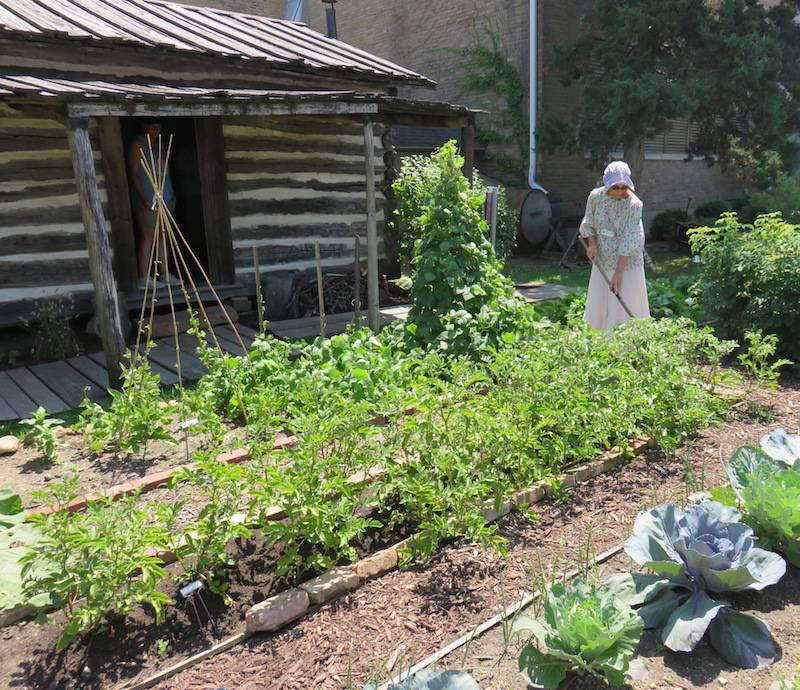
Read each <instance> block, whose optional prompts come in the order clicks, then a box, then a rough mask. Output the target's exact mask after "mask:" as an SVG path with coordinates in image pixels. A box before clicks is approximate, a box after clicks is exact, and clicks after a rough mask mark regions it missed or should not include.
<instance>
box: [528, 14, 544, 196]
mask: <svg viewBox="0 0 800 690" xmlns="http://www.w3.org/2000/svg"><path fill="white" fill-rule="evenodd" d="M530 14H531V16H530V22H529V24H530V86H529V88H528V94H529V98H530V101H529V110H530V128H529V144H530V158H529V163H528V186H529V187H530V188H531V189H538V190H539V191H541V192H544V193H545V194H547V190H546V189H545V188H544V187H542V185H540V184H539V183H538V182H537V181H536V115H537V112H538V110H537V108H538V100H537V97H538V86H539V84H538V82H539V2H538V0H530Z"/></svg>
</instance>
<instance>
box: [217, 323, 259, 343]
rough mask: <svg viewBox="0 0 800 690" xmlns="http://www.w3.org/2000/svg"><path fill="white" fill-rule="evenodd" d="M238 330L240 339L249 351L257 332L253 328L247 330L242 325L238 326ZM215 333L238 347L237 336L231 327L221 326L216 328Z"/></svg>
mask: <svg viewBox="0 0 800 690" xmlns="http://www.w3.org/2000/svg"><path fill="white" fill-rule="evenodd" d="M236 330H237V331H238V332H239V337H240V338H241V339H242V342H243V343H244V344H245V347H247V348H248V349H249V348H250V346H251V345H252V344H253V338H255V335H256V332H255V331H254V330H253V329H252V328H246V327H245V326H242V325H241V324H236ZM215 331H216V332H217V333H218V334H219V335H220V336H222V337H224V338H227V339H228V340H230V341H231V342H234V343H236V344H237V345H238V343H239V341H238V340H237V339H236V334H235V333H234V332H233V331H232V330H231V327H230V326H221V327H219V328H216V329H215Z"/></svg>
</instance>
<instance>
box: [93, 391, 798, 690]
mask: <svg viewBox="0 0 800 690" xmlns="http://www.w3.org/2000/svg"><path fill="white" fill-rule="evenodd" d="M754 399H756V400H757V401H759V402H761V403H762V404H768V405H769V406H770V408H771V410H772V414H773V415H774V420H773V421H772V422H770V423H765V422H763V421H759V419H757V418H756V417H754V416H753V415H751V414H750V413H749V412H747V409H746V408H744V407H743V408H741V410H742V414H740V415H739V416H738V417H737V418H735V419H732V420H731V421H729V422H726V423H724V424H722V425H720V426H719V427H714V428H711V429H708V430H706V431H705V432H703V433H702V434H700V436H699V437H698V438H697V439H693V440H691V441H689V442H687V443H685V444H684V445H683V446H682V447H681V448H679V449H678V451H677V453H676V454H675V457H672V458H669V457H665V456H664V455H663V454H661V453H659V452H658V451H654V450H653V451H647V452H646V453H645V454H644V455H643V456H641V457H640V458H637V459H636V460H634V461H633V462H632V463H631V464H629V465H627V466H625V467H623V468H621V469H619V470H618V471H616V472H614V473H613V474H609V475H601V476H600V477H597V478H595V479H592V480H590V481H589V482H586V483H583V484H580V485H579V486H578V487H577V488H576V489H575V490H574V492H573V494H572V497H571V500H570V501H569V502H568V503H566V504H564V505H559V504H555V503H547V504H541V505H539V506H536V508H535V510H536V512H537V514H538V521H536V522H533V523H532V522H530V521H528V520H527V519H525V518H524V517H523V516H522V515H520V514H516V513H513V514H511V515H509V516H507V517H505V518H503V519H502V520H501V522H500V534H501V535H502V536H504V537H505V538H507V539H508V540H509V544H508V547H509V555H508V557H506V558H502V557H499V556H497V555H496V554H494V553H493V552H491V551H485V550H483V549H482V548H481V547H480V546H476V545H474V544H470V543H466V542H460V543H457V544H455V545H452V546H448V547H445V548H444V549H443V550H442V551H441V552H440V553H439V554H438V555H437V556H436V557H434V558H433V559H432V560H431V561H430V562H428V563H427V564H425V565H421V566H413V567H412V568H410V569H408V570H405V571H398V572H394V573H391V574H388V575H386V576H384V577H382V578H380V579H378V580H374V581H371V582H368V583H367V584H366V585H364V586H363V587H361V588H360V589H358V590H356V591H355V592H353V593H351V594H348V595H345V596H343V597H342V598H340V599H339V600H336V601H334V602H331V603H329V604H326V605H324V606H322V607H321V608H319V609H318V610H316V611H314V612H312V613H310V614H309V615H307V616H306V617H305V618H303V619H301V620H300V621H298V622H297V623H296V624H294V625H292V626H291V627H290V628H288V629H286V630H283V631H280V632H278V633H276V634H272V635H262V636H258V637H254V638H251V639H249V640H247V641H246V642H244V643H243V644H241V645H239V646H237V647H235V648H233V649H231V650H229V651H226V652H223V653H222V654H220V655H218V656H216V657H214V658H211V659H208V660H206V661H204V662H202V663H200V664H199V665H198V666H197V667H195V668H193V669H189V670H187V671H185V672H183V673H181V674H179V675H177V676H174V677H172V678H170V679H169V680H167V681H165V682H164V683H162V684H161V685H159V686H157V687H159V688H161V689H162V690H166V689H167V688H170V689H173V690H183V689H188V688H196V687H235V688H246V687H253V688H255V687H266V688H271V689H272V688H274V689H275V690H278V689H282V690H293V689H297V690H300V689H301V688H302V689H306V688H310V687H314V688H319V689H320V690H325V689H331V690H334V689H335V690H340V689H341V688H343V687H345V686H346V684H347V676H348V666H350V667H351V669H352V674H353V677H354V683H353V685H354V687H361V686H360V685H359V684H363V682H365V681H366V680H367V679H368V678H369V677H370V676H372V675H377V676H379V677H380V678H381V679H384V680H385V679H386V678H388V677H389V675H391V672H394V673H396V672H398V671H399V670H400V669H401V668H408V667H409V666H410V665H411V664H412V663H413V662H415V661H418V660H420V659H422V658H424V657H426V656H428V655H429V654H431V653H433V652H434V651H436V650H437V649H438V648H440V647H442V646H444V645H445V644H447V643H448V642H449V641H450V640H452V639H455V638H456V637H458V636H460V635H462V634H464V633H466V632H468V631H469V630H470V629H472V628H473V627H474V626H475V625H476V624H478V623H480V622H481V621H483V620H486V619H488V618H490V617H491V616H492V615H494V614H495V613H496V612H497V611H499V610H500V609H501V608H503V607H504V606H506V605H508V604H511V603H512V602H513V601H515V600H516V599H518V598H519V595H520V592H521V591H523V590H524V591H530V589H531V579H530V576H529V569H530V568H531V566H532V565H535V564H536V563H538V562H539V561H541V562H542V563H546V564H552V563H555V562H559V563H562V564H564V570H567V569H569V568H570V567H571V565H572V564H573V563H574V562H575V561H576V559H577V558H578V556H579V554H580V552H581V549H582V548H584V547H585V543H586V538H587V534H588V531H589V529H590V528H591V532H592V538H593V544H594V548H595V549H596V550H597V551H598V552H599V551H601V550H603V549H605V548H608V547H610V546H614V545H617V544H619V543H620V541H621V539H622V538H623V537H624V536H625V535H627V534H628V533H630V530H631V526H632V524H633V519H634V517H635V516H636V513H637V512H638V511H639V510H641V509H643V508H645V507H648V506H652V505H654V504H656V503H659V502H662V501H666V500H669V499H675V500H677V501H682V500H684V499H685V498H686V496H687V495H688V494H689V493H691V492H693V491H695V490H698V489H700V488H701V487H702V486H703V484H705V485H706V486H712V485H714V484H718V483H722V481H723V477H724V469H723V466H722V461H721V459H724V458H727V457H729V455H730V453H731V452H732V451H733V450H734V449H735V448H736V447H738V446H739V445H741V444H744V443H748V442H750V443H752V442H755V441H757V440H758V438H759V437H760V436H761V435H762V434H764V433H767V432H768V431H770V430H772V429H774V428H775V427H776V426H779V425H785V426H788V427H789V428H791V429H794V428H795V427H796V424H797V415H798V411H800V384H798V383H797V382H788V383H787V384H786V385H785V386H784V388H782V389H781V390H779V391H778V392H777V393H775V394H770V393H763V392H757V393H755V394H754ZM775 591H776V592H779V591H782V590H775ZM762 603H763V602H762ZM776 634H778V635H779V634H780V633H778V631H776ZM778 642H779V643H780V644H783V645H784V658H783V659H782V660H781V661H780V662H779V663H778V665H777V666H776V667H774V668H773V669H772V670H769V669H768V670H766V671H762V672H760V673H761V674H762V675H761V677H762V678H769V677H771V674H772V672H773V671H780V670H783V671H784V673H786V674H788V673H789V671H790V670H791V669H792V668H793V663H794V662H793V659H792V658H791V651H792V650H791V645H792V642H791V638H790V639H789V640H788V641H787V640H784V639H781V638H780V637H779V638H778ZM456 656H457V655H456ZM670 656H671V657H675V656H678V657H679V658H680V656H681V655H675V654H671V655H670ZM484 661H485V663H486V664H487V665H491V663H492V662H490V661H488V660H484ZM689 663H691V662H689ZM387 666H391V668H390V669H388V670H389V671H390V673H387ZM726 669H727V670H726V671H725V677H726V678H729V677H735V676H732V674H731V672H733V673H738V672H736V671H734V670H733V669H730V668H729V667H726ZM741 673H750V672H741ZM672 680H673V681H675V678H674V677H673V678H672ZM693 683H694V681H693V680H691V679H683V680H682V681H681V682H680V683H678V685H676V684H675V683H674V682H673V683H672V684H671V685H669V686H668V687H685V688H690V687H692V686H693ZM768 684H769V683H766V684H765V685H764V686H763V687H766V685H768ZM98 687H102V686H98ZM498 687H499V686H498ZM573 687H578V686H573ZM748 687H762V685H760V684H755V685H753V684H751V685H749V686H748ZM504 690H506V689H505V688H504Z"/></svg>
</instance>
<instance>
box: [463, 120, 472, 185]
mask: <svg viewBox="0 0 800 690" xmlns="http://www.w3.org/2000/svg"><path fill="white" fill-rule="evenodd" d="M461 155H462V156H464V177H466V178H467V180H469V183H470V184H472V174H473V171H474V169H475V124H474V123H473V122H470V123H469V124H468V125H466V126H464V127H462V128H461Z"/></svg>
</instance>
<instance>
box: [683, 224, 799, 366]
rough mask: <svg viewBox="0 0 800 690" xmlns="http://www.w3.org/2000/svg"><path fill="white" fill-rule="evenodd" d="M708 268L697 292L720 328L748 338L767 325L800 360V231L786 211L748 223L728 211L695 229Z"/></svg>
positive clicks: (730, 334) (724, 332) (704, 267)
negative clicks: (748, 333)
mask: <svg viewBox="0 0 800 690" xmlns="http://www.w3.org/2000/svg"><path fill="white" fill-rule="evenodd" d="M690 238H691V244H692V249H693V250H694V251H695V252H696V253H698V254H700V256H701V259H702V269H701V272H700V276H699V278H698V281H697V284H696V287H695V291H696V296H697V300H698V305H699V307H700V309H701V311H702V312H703V313H704V314H706V315H707V316H708V318H709V319H710V320H711V322H712V323H713V324H714V326H715V328H716V329H717V331H718V333H720V334H721V335H722V336H723V337H726V338H727V337H733V338H736V339H738V340H740V342H743V339H744V335H745V332H746V331H757V330H761V331H762V332H763V333H766V334H774V335H776V336H777V337H778V339H779V340H780V347H779V354H782V355H786V356H788V357H790V358H793V359H795V360H797V359H800V339H798V337H797V334H798V329H800V311H798V309H797V305H798V304H800V261H798V257H799V256H800V230H798V226H795V225H790V224H789V223H787V222H785V221H784V220H783V219H782V218H781V216H780V214H778V213H772V214H768V215H763V216H759V217H758V218H757V219H756V221H755V223H754V224H753V225H752V226H749V225H748V226H744V227H742V226H741V225H740V223H739V220H738V219H737V217H736V214H734V213H726V214H723V216H722V217H721V218H720V219H719V220H718V221H717V222H716V224H715V225H714V226H713V227H703V228H695V229H693V230H692V231H691V233H690Z"/></svg>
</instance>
